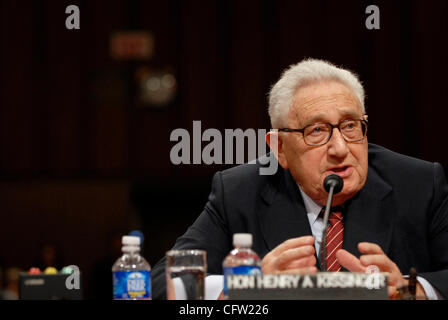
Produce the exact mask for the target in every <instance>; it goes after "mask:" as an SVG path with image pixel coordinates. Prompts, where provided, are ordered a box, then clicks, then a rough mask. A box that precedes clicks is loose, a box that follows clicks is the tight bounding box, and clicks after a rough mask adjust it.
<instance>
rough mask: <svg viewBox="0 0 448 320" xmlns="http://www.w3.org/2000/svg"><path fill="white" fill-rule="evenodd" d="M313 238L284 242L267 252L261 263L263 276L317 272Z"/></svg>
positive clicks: (305, 237) (307, 237)
mask: <svg viewBox="0 0 448 320" xmlns="http://www.w3.org/2000/svg"><path fill="white" fill-rule="evenodd" d="M314 252H315V250H314V238H313V237H312V236H304V237H299V238H293V239H289V240H286V241H285V242H283V243H281V244H279V245H278V246H277V247H276V248H275V249H274V250H272V251H271V252H269V253H268V254H267V255H266V256H265V257H264V258H263V260H262V261H261V269H262V272H263V274H280V273H298V274H309V273H315V272H317V268H316V258H315V256H314Z"/></svg>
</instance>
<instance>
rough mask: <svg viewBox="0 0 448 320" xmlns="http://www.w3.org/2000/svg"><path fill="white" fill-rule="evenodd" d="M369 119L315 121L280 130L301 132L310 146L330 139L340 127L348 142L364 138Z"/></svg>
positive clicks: (280, 130) (321, 143)
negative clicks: (300, 127) (336, 121)
mask: <svg viewBox="0 0 448 320" xmlns="http://www.w3.org/2000/svg"><path fill="white" fill-rule="evenodd" d="M368 123H369V122H368V121H367V120H366V119H356V120H344V121H341V122H339V123H338V124H331V123H313V124H310V125H307V126H306V127H304V128H302V129H289V128H281V129H278V131H279V132H301V133H302V134H303V139H304V141H305V143H306V144H307V145H309V146H321V145H324V144H326V143H327V142H328V141H330V139H331V136H332V135H333V129H334V128H338V129H339V132H341V135H342V137H343V138H344V140H345V141H347V142H359V141H362V140H364V138H365V136H366V134H367V125H368Z"/></svg>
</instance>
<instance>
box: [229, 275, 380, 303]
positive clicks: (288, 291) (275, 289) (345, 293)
mask: <svg viewBox="0 0 448 320" xmlns="http://www.w3.org/2000/svg"><path fill="white" fill-rule="evenodd" d="M227 287H228V289H229V299H232V300H266V299H267V300H383V299H388V292H387V274H386V273H353V272H318V273H315V274H311V275H297V274H281V275H280V274H276V275H270V274H264V275H229V276H228V277H227Z"/></svg>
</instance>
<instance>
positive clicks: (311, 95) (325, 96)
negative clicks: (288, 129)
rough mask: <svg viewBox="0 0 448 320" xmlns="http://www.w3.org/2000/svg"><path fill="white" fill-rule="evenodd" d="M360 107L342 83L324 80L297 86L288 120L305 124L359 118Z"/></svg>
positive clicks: (353, 95)
mask: <svg viewBox="0 0 448 320" xmlns="http://www.w3.org/2000/svg"><path fill="white" fill-rule="evenodd" d="M361 116H362V109H361V105H360V102H359V100H358V98H357V97H356V95H355V94H354V93H353V92H352V91H351V90H350V89H349V88H348V87H347V86H345V85H344V84H341V83H339V82H335V81H326V82H320V83H315V84H309V85H306V86H303V87H301V88H299V89H298V90H297V92H296V94H295V96H294V101H293V104H292V106H291V109H290V112H289V119H288V120H289V121H288V122H290V123H291V121H292V122H293V123H297V124H300V125H307V124H310V123H313V122H317V121H335V120H336V121H338V120H340V119H335V118H336V117H339V118H341V119H342V118H360V117H361Z"/></svg>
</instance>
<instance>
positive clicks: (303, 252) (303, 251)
mask: <svg viewBox="0 0 448 320" xmlns="http://www.w3.org/2000/svg"><path fill="white" fill-rule="evenodd" d="M310 256H312V257H314V247H312V246H303V247H299V248H294V249H289V250H286V251H284V252H282V253H281V254H280V255H279V256H278V257H277V259H275V262H274V268H275V269H284V268H285V266H286V265H287V264H289V263H290V262H292V261H295V260H298V259H301V258H307V257H310Z"/></svg>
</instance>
